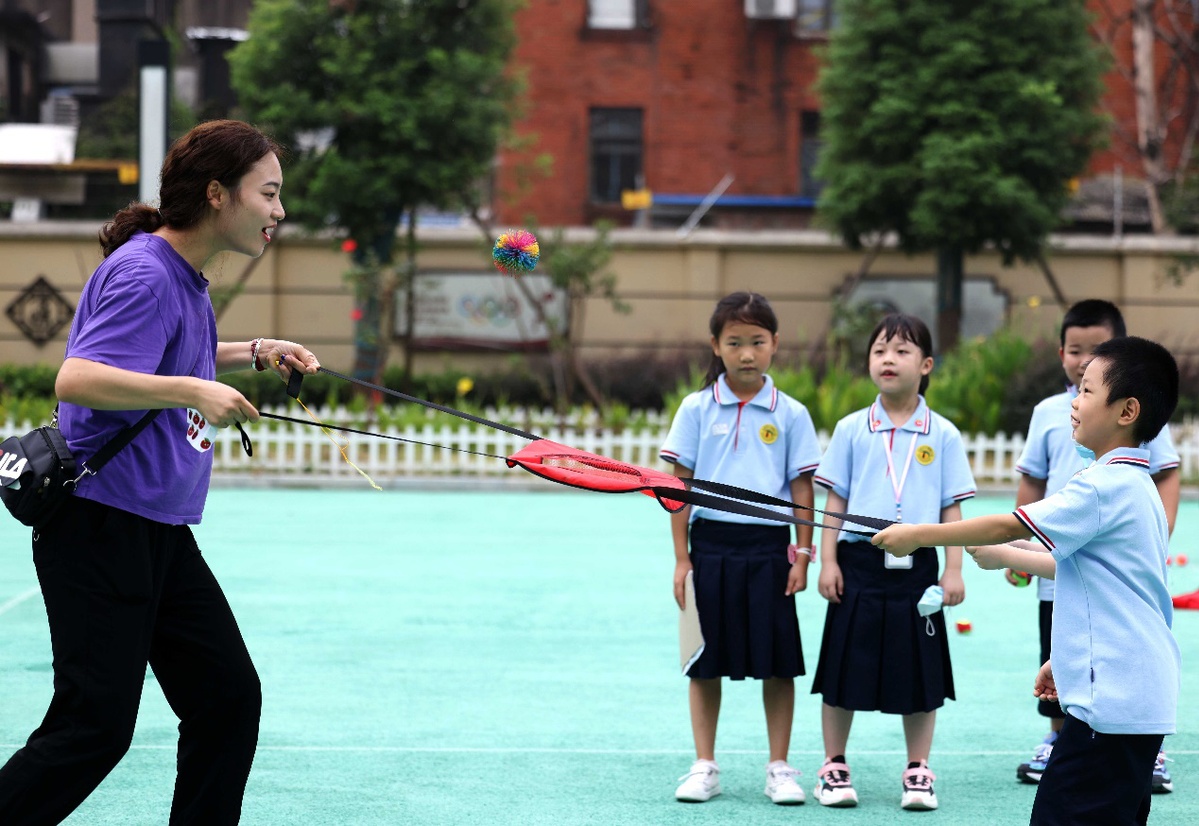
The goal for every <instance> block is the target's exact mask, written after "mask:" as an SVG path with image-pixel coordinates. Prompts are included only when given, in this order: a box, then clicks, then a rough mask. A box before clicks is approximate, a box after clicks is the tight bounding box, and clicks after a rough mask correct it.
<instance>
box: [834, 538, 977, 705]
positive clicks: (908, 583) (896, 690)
mask: <svg viewBox="0 0 1199 826" xmlns="http://www.w3.org/2000/svg"><path fill="white" fill-rule="evenodd" d="M884 556H885V555H884V553H883V552H882V551H880V550H879V549H878V548H875V547H874V546H873V545H870V544H869V543H866V542H840V543H838V544H837V563H838V564H839V565H840V567H841V577H842V579H843V580H844V583H845V589H844V593H843V594H842V595H841V602H840V604H834V603H831V602H830V603H829V606H828V611H827V613H826V614H825V618H824V637H823V639H822V640H821V643H820V660H819V662H818V663H817V666H816V676H815V678H814V679H813V681H812V693H813V694H822V695H823V696H824V702H825V703H827V704H828V705H830V706H838V707H839V708H844V709H849V710H852V711H882V712H886V713H887V714H915V713H916V712H924V711H933V710H935V709H938V708H940V707H941V706H943V705H944V704H945V700H946V699H950V700H952V699H954V694H953V668H952V666H951V664H950V662H949V639H948V637H947V636H946V633H945V612H944V611H938V612H937V613H935V614H932V615H931V616H929V617H927V618H925V617H922V616H920V613H919V612H918V611H917V610H916V603H917V602H919V601H920V596H921V595H922V594H923V593H924V590H925V589H926V588H928V586H930V585H936V584H937V568H938V563H937V552H936V550H935V549H933V548H921V549H919V550H918V551H916V553H914V554H913V555H912V567H911V568H909V569H894V568H887V567H885V565H884V562H883V560H884ZM928 620H931V623H930V622H929V621H928ZM930 632H931V633H930Z"/></svg>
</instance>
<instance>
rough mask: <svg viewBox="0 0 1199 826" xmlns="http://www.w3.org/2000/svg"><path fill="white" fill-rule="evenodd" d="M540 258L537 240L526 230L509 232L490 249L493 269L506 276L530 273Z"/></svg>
mask: <svg viewBox="0 0 1199 826" xmlns="http://www.w3.org/2000/svg"><path fill="white" fill-rule="evenodd" d="M540 257H541V247H540V246H539V245H538V243H537V238H536V237H535V236H534V235H533V233H531V232H528V231H527V230H523V229H517V230H509V231H508V232H505V233H504V234H503V235H501V236H500V237H499V238H498V239H496V242H495V246H494V247H492V249H491V258H492V260H493V261H494V262H495V268H496V269H497V270H499V271H500V272H503V273H507V274H508V275H520V274H521V273H522V272H531V271H532V269H533V268H534V267H536V266H537V259H538V258H540Z"/></svg>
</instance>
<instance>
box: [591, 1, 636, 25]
mask: <svg viewBox="0 0 1199 826" xmlns="http://www.w3.org/2000/svg"><path fill="white" fill-rule="evenodd" d="M638 5H640V3H639V0H589V1H588V3H587V27H588V28H590V29H632V28H634V27H635V26H636V25H637V17H638V15H637V7H638Z"/></svg>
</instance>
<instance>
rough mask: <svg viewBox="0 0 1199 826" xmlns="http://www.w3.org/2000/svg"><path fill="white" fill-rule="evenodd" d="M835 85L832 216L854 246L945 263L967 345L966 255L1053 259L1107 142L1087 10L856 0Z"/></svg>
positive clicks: (941, 293)
mask: <svg viewBox="0 0 1199 826" xmlns="http://www.w3.org/2000/svg"><path fill="white" fill-rule="evenodd" d="M838 8H839V10H840V12H841V26H840V28H839V29H838V30H837V31H836V32H834V34H833V35H832V38H831V40H830V43H829V47H828V53H827V63H826V66H825V69H824V71H823V72H822V75H821V81H820V89H821V94H822V97H823V109H822V132H823V134H822V138H823V141H824V149H823V153H822V156H821V160H820V162H819V164H818V167H817V170H816V174H817V176H818V177H819V178H821V179H822V180H823V181H825V182H826V185H825V188H824V191H823V192H822V193H821V197H820V202H819V214H820V216H821V220H823V221H824V222H826V223H827V224H828V225H829V226H831V227H832V228H833V229H834V231H836V232H837V233H838V234H840V236H841V237H842V239H843V240H844V241H845V242H846V243H847V244H849V245H850V246H851V247H853V248H855V249H857V248H861V247H862V246H863V245H864V244H866V243H868V242H869V241H871V240H874V241H877V239H879V238H881V237H883V236H884V235H886V234H888V233H894V234H895V235H896V237H897V238H898V242H899V245H900V247H901V248H902V249H903V250H905V251H907V252H927V251H931V250H935V251H936V253H937V296H938V320H937V328H938V338H939V341H940V345H941V348H942V350H945V349H951V348H952V347H953V346H955V345H956V343H957V340H958V336H959V330H960V317H961V283H962V266H963V258H964V255H965V254H968V253H976V252H978V251H979V250H981V249H982V248H983V247H985V246H987V245H994V247H995V248H996V249H997V250H998V251H999V252H1000V254H1001V255H1002V256H1003V260H1004V262H1005V263H1008V264H1010V263H1011V262H1012V261H1014V260H1015V259H1021V260H1025V261H1037V262H1040V263H1043V256H1042V249H1043V245H1044V241H1045V238H1046V236H1047V235H1048V233H1049V232H1050V231H1051V230H1052V229H1054V228H1055V227H1056V226H1057V225H1058V223H1059V221H1060V218H1059V216H1060V215H1061V212H1062V208H1063V207H1064V206H1065V203H1066V201H1067V199H1068V197H1069V191H1068V182H1069V181H1070V179H1071V178H1073V177H1075V176H1076V175H1078V174H1079V173H1081V172H1082V171H1083V169H1084V168H1085V166H1086V164H1087V161H1088V159H1089V158H1090V156H1091V154H1092V152H1093V151H1094V149H1095V148H1096V147H1097V146H1098V145H1099V142H1100V139H1101V136H1102V135H1103V133H1104V126H1105V122H1104V120H1103V118H1102V116H1101V115H1100V114H1099V112H1098V110H1097V106H1098V102H1099V98H1100V94H1101V91H1102V85H1101V76H1102V72H1103V69H1104V66H1105V62H1104V60H1103V52H1102V48H1101V47H1100V46H1099V45H1098V44H1097V43H1096V42H1095V41H1094V40H1093V39H1092V38H1091V37H1090V35H1089V34H1088V30H1087V26H1088V22H1089V18H1088V13H1087V11H1086V9H1085V6H1084V3H1083V2H1082V0H1003V2H993V0H986V2H976V0H843V2H841V4H840V5H839V7H838Z"/></svg>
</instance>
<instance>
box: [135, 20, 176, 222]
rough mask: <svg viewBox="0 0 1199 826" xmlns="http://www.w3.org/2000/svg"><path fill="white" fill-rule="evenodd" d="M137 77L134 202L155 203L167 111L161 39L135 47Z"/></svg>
mask: <svg viewBox="0 0 1199 826" xmlns="http://www.w3.org/2000/svg"><path fill="white" fill-rule="evenodd" d="M137 47H138V48H137V63H138V67H139V77H138V80H139V82H138V92H139V95H138V106H139V118H138V124H139V126H138V152H137V165H138V175H137V181H138V200H140V201H141V202H142V203H145V204H156V203H158V184H159V181H158V177H159V174H160V173H161V171H162V162H163V160H164V159H165V158H166V156H167V124H168V121H169V115H170V110H171V105H170V100H171V90H170V71H169V67H170V63H171V46H170V44H169V43H167V41H165V40H142V41H141V42H139V43H138V44H137Z"/></svg>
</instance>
